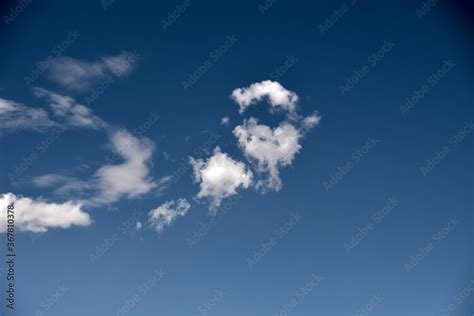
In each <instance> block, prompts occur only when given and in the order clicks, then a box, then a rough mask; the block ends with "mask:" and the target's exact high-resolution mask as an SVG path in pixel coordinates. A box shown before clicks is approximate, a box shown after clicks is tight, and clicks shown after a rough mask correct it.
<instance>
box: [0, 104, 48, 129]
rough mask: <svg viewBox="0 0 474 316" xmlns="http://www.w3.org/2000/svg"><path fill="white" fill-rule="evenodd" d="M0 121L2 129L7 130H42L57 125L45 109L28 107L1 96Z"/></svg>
mask: <svg viewBox="0 0 474 316" xmlns="http://www.w3.org/2000/svg"><path fill="white" fill-rule="evenodd" d="M0 122H1V123H0V129H1V130H6V131H16V130H37V131H41V130H44V129H47V128H50V127H52V126H55V125H56V123H55V122H53V121H52V120H51V119H50V117H49V115H48V112H46V111H45V110H44V109H41V108H32V107H28V106H26V105H23V104H21V103H17V102H14V101H10V100H6V99H1V98H0Z"/></svg>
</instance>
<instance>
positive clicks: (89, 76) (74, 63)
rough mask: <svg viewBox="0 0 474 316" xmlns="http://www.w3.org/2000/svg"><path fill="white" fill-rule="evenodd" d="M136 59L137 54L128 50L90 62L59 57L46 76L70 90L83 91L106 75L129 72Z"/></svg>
mask: <svg viewBox="0 0 474 316" xmlns="http://www.w3.org/2000/svg"><path fill="white" fill-rule="evenodd" d="M136 60H137V56H136V55H135V54H133V53H128V52H124V53H122V54H119V55H115V56H106V57H102V58H101V59H100V60H97V61H92V62H91V61H83V60H79V59H75V58H71V57H59V58H56V59H55V60H54V61H53V63H52V64H51V66H50V67H49V68H48V72H47V78H48V79H49V80H51V81H53V82H55V83H57V84H59V85H60V86H62V87H64V88H66V89H68V90H70V91H74V92H84V91H87V90H88V89H90V88H91V87H92V86H93V85H95V84H97V83H98V82H99V81H100V80H102V79H104V78H105V77H106V76H112V77H115V78H119V77H122V76H124V75H126V74H128V73H130V72H131V71H132V69H133V67H134V65H135V63H136Z"/></svg>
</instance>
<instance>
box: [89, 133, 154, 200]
mask: <svg viewBox="0 0 474 316" xmlns="http://www.w3.org/2000/svg"><path fill="white" fill-rule="evenodd" d="M110 137H111V146H112V149H113V150H114V152H115V153H117V155H119V156H120V157H121V159H122V160H123V162H122V163H120V164H116V165H105V166H102V167H101V168H99V170H97V172H96V173H95V175H94V178H95V182H96V185H95V186H96V187H97V189H98V190H99V194H98V197H96V198H95V202H100V203H111V202H114V201H117V200H118V199H120V198H121V197H122V196H126V197H128V198H135V197H137V196H140V195H142V194H145V193H147V192H149V191H150V190H152V189H154V188H156V187H157V184H156V183H155V181H154V180H153V178H152V177H151V176H150V165H151V158H152V155H153V152H154V150H155V145H154V144H153V142H152V141H151V140H149V139H147V138H141V139H139V138H137V137H135V136H133V135H132V134H130V133H129V132H128V131H126V130H115V131H112V132H111V136H110Z"/></svg>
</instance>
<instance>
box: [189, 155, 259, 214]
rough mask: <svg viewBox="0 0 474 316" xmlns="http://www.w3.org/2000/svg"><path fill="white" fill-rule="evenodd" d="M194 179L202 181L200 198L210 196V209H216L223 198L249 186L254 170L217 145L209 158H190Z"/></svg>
mask: <svg viewBox="0 0 474 316" xmlns="http://www.w3.org/2000/svg"><path fill="white" fill-rule="evenodd" d="M190 163H191V165H192V166H193V170H194V180H195V182H196V183H200V191H199V193H198V194H197V197H198V198H200V199H201V198H208V199H209V200H210V209H211V210H215V209H216V208H217V207H219V205H220V204H221V202H222V200H223V199H225V198H226V197H229V196H231V195H234V194H237V189H239V188H244V189H246V188H248V187H249V186H250V184H251V183H252V177H253V175H252V172H251V171H250V170H248V169H247V167H246V166H245V164H244V163H242V162H239V161H235V160H233V159H232V158H230V157H229V156H228V155H227V154H225V153H222V152H221V150H220V148H219V147H216V148H215V150H214V153H213V155H212V156H211V157H210V158H208V159H207V160H203V159H197V160H195V159H193V158H190Z"/></svg>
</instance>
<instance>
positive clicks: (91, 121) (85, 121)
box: [33, 88, 107, 129]
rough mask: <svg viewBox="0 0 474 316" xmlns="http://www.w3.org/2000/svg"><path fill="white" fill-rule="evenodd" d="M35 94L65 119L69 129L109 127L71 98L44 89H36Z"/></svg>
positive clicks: (56, 114)
mask: <svg viewBox="0 0 474 316" xmlns="http://www.w3.org/2000/svg"><path fill="white" fill-rule="evenodd" d="M33 92H34V94H35V96H37V97H40V98H45V99H46V100H47V101H48V104H49V106H50V107H51V109H52V111H53V113H54V115H55V116H56V117H58V118H61V119H63V120H64V123H65V124H66V125H67V126H69V127H83V128H92V129H99V128H103V127H105V126H106V125H107V124H105V123H104V121H102V119H100V118H99V117H97V116H96V115H94V114H93V112H92V110H91V109H89V108H88V107H86V106H84V105H81V104H78V103H77V102H76V101H75V100H74V99H73V98H71V97H68V96H63V95H60V94H58V93H55V92H52V91H49V90H46V89H42V88H34V89H33Z"/></svg>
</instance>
